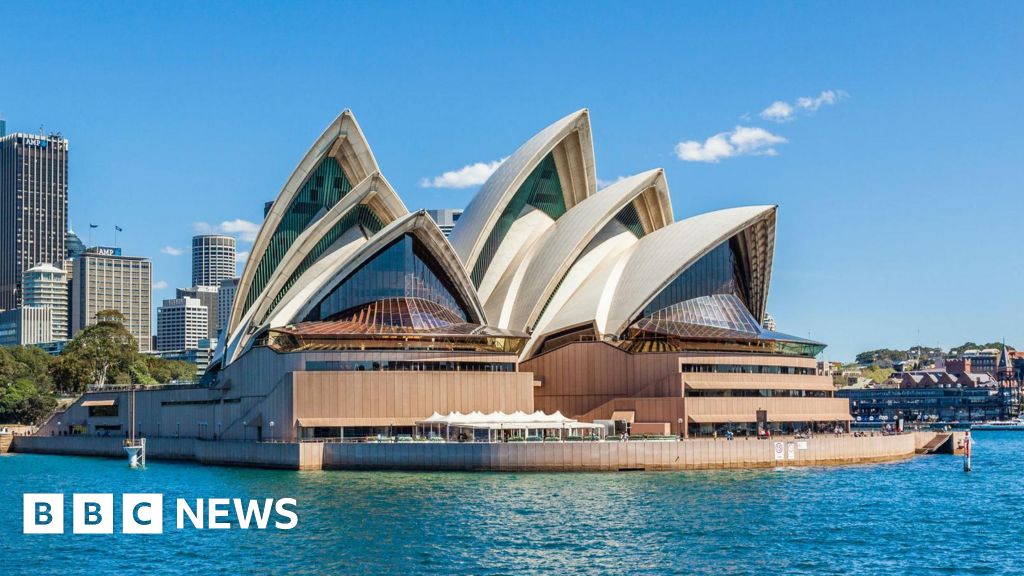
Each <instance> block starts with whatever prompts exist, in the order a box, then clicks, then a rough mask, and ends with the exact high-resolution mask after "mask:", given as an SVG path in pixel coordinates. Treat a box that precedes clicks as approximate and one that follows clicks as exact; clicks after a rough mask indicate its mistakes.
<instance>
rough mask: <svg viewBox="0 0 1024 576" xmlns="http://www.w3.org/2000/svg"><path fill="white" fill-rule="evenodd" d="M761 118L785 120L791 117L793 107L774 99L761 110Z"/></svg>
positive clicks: (775, 120)
mask: <svg viewBox="0 0 1024 576" xmlns="http://www.w3.org/2000/svg"><path fill="white" fill-rule="evenodd" d="M761 118H764V119H765V120H772V121H774V122H786V121H788V120H792V119H793V107H792V106H790V105H789V104H787V103H786V102H783V101H782V100H776V101H775V102H772V103H771V105H770V106H768V107H767V108H765V109H764V110H762V111H761Z"/></svg>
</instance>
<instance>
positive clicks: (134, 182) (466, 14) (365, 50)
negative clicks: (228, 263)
mask: <svg viewBox="0 0 1024 576" xmlns="http://www.w3.org/2000/svg"><path fill="white" fill-rule="evenodd" d="M335 9H337V10H338V11H339V12H342V11H343V12H344V13H345V17H346V19H347V20H349V21H350V22H352V23H353V24H354V26H353V30H352V31H350V32H347V33H346V35H345V37H344V38H340V37H335V36H334V35H332V34H329V33H328V30H327V27H326V26H324V25H321V24H319V23H317V22H309V21H307V20H303V19H301V18H300V17H299V16H298V15H297V14H294V13H292V14H290V13H289V11H287V10H286V9H284V8H283V7H273V6H270V7H263V8H262V9H260V10H254V11H240V10H236V9H234V8H232V7H231V6H203V7H199V6H191V7H187V6H186V7H183V8H182V9H178V10H176V11H174V12H173V13H166V14H160V13H159V12H157V11H152V10H150V11H147V13H145V14H144V13H143V12H142V11H136V10H134V9H127V10H125V11H124V13H123V14H118V16H117V18H115V19H113V20H111V21H109V22H108V21H105V20H104V19H103V18H101V17H100V16H98V15H95V14H88V13H84V12H82V13H80V12H79V10H78V9H77V8H76V7H75V6H73V5H69V6H68V9H67V10H65V11H64V12H65V13H63V14H47V22H48V26H50V27H52V29H53V30H55V31H56V32H57V35H58V36H61V38H62V41H63V42H75V43H80V45H81V49H80V50H77V51H76V53H75V54H73V55H72V56H71V58H72V59H73V60H74V62H75V63H77V64H78V66H75V67H61V68H62V69H61V70H60V72H61V75H62V76H67V78H66V79H65V80H64V81H65V82H66V84H67V85H68V86H69V87H73V88H74V89H73V90H64V91H59V92H53V93H46V94H41V93H38V92H36V91H33V90H26V91H24V93H23V94H19V93H15V92H11V93H9V94H6V95H5V99H4V100H2V101H0V113H2V114H3V115H4V117H5V118H6V120H7V131H8V133H11V132H19V131H20V132H34V131H36V130H37V127H38V126H39V125H40V124H44V125H45V126H46V131H50V130H54V131H56V130H59V131H61V132H63V134H64V136H65V137H66V138H68V139H69V141H70V146H71V147H72V148H73V150H74V151H73V152H72V153H71V160H70V163H71V165H70V168H69V181H70V185H69V220H70V222H71V223H72V224H73V227H74V228H75V230H76V232H78V234H79V236H81V237H82V238H83V240H85V239H86V237H87V236H88V232H89V231H88V230H87V229H86V228H87V226H88V225H89V224H90V223H98V224H100V226H101V228H100V229H99V230H96V231H94V234H93V241H92V244H94V245H98V244H108V243H110V241H112V240H113V238H112V233H113V226H114V225H115V223H116V224H117V225H120V226H121V227H122V228H123V229H124V232H122V233H120V237H119V244H120V245H121V246H122V248H123V249H124V251H125V254H130V255H134V256H145V257H149V258H152V260H153V281H154V293H153V298H152V300H153V303H154V306H155V305H158V304H159V303H160V302H161V301H162V300H164V299H169V298H173V297H174V289H175V288H179V287H187V286H188V285H189V284H190V281H189V279H190V274H191V262H190V259H189V258H188V253H189V251H188V246H189V241H190V239H191V237H192V236H193V235H194V234H199V233H227V234H230V235H233V236H235V237H236V238H238V241H239V244H238V250H239V253H240V254H241V253H245V252H247V251H248V249H249V247H250V246H251V240H252V238H253V237H254V236H255V234H256V230H257V228H258V226H259V223H260V222H261V220H262V208H263V203H264V202H265V201H267V200H270V199H273V198H274V197H276V196H277V194H278V192H279V191H280V189H281V187H282V186H283V185H284V181H285V179H286V178H287V176H288V174H290V173H291V171H292V170H293V169H294V167H295V164H296V163H297V162H298V161H299V157H300V153H297V152H296V150H304V149H305V148H304V147H305V146H306V145H307V143H308V142H309V141H311V140H312V139H313V138H314V137H315V135H316V134H317V133H318V132H319V130H320V129H321V124H322V118H323V117H329V116H334V115H336V114H337V113H338V112H340V111H341V110H342V109H344V108H351V109H353V110H354V111H355V112H356V113H357V114H359V117H360V120H361V123H362V126H363V129H364V130H365V131H366V133H367V135H368V137H369V139H370V140H371V141H372V142H373V146H374V152H375V153H376V154H377V155H378V156H379V157H381V158H384V159H385V160H384V162H385V163H384V165H382V169H383V171H384V172H385V174H386V175H387V177H388V179H389V180H390V181H391V182H392V184H393V185H394V186H395V188H396V189H397V190H398V191H399V192H400V193H401V195H402V197H403V198H404V199H405V200H406V202H408V204H409V208H410V209H418V208H435V209H440V208H464V207H465V205H466V203H467V202H468V200H469V198H471V197H472V195H473V194H474V193H475V192H476V190H477V189H478V185H479V182H480V181H481V178H483V177H485V176H486V174H488V173H489V172H490V171H493V170H494V169H495V168H496V167H497V165H498V164H497V163H499V162H500V161H501V160H502V157H501V155H502V154H504V153H507V152H506V151H507V150H509V149H511V148H513V147H514V145H515V144H516V143H517V142H520V141H522V140H523V139H525V138H526V137H528V136H529V135H530V133H531V128H530V127H532V126H537V125H545V124H547V123H549V122H551V121H553V120H555V119H557V118H559V117H561V116H563V115H565V114H567V113H569V112H571V111H572V110H576V109H578V108H580V107H583V106H586V107H588V108H589V109H590V112H591V114H592V115H593V117H594V119H595V132H596V133H597V136H598V137H599V138H600V139H601V141H602V142H603V143H604V144H603V148H602V150H599V151H598V158H597V165H598V177H599V178H601V179H603V180H605V181H606V182H614V181H615V180H616V179H618V178H620V177H623V176H628V175H631V174H636V173H639V172H642V171H644V170H646V169H648V168H651V167H655V166H664V167H665V169H666V171H667V173H668V176H669V180H670V181H671V182H672V184H673V186H674V188H673V189H672V200H673V205H674V207H675V209H676V211H677V213H679V214H680V216H681V217H685V216H690V215H693V214H696V213H699V212H702V211H705V210H708V209H710V208H711V207H722V206H738V205H744V204H760V203H766V202H776V201H777V202H778V203H779V205H780V208H779V219H780V222H782V223H783V225H782V226H781V228H780V234H779V237H778V242H777V247H776V253H775V278H774V279H775V286H774V287H773V290H772V292H771V294H770V296H769V299H768V307H767V309H768V311H769V312H771V313H772V315H773V316H774V318H775V319H776V320H777V322H778V325H779V329H780V330H783V331H786V332H789V333H793V334H797V335H800V336H810V337H811V338H813V339H815V340H820V341H823V342H825V343H827V344H829V348H828V349H826V351H825V353H824V355H825V357H827V358H841V359H852V357H853V355H855V354H856V353H857V352H859V351H862V350H866V349H872V348H879V347H909V346H912V345H915V344H922V345H928V346H935V345H940V346H942V347H944V348H949V347H950V346H955V345H958V344H960V343H962V342H963V341H965V340H974V341H977V342H987V341H994V340H1002V339H1005V340H1006V341H1007V342H1009V343H1011V344H1014V343H1018V342H1020V341H1021V340H1022V338H1021V336H1022V334H1021V330H1020V328H1019V326H1020V319H1021V318H1020V313H1019V312H1016V311H1015V310H1014V307H1012V306H1007V305H1006V304H1005V303H1004V301H1006V300H1011V299H1012V297H1013V296H1014V295H1015V293H1016V292H1015V291H1014V290H1013V287H1014V285H1015V284H1016V283H1017V282H1018V281H1019V280H1020V272H1018V271H1017V270H1016V269H1015V268H1014V267H1012V266H1000V264H1002V262H1003V260H1004V259H1006V258H1007V257H1006V256H1005V255H1004V252H1005V251H1008V250H1012V248H1013V244H1012V242H1013V241H1014V240H1015V239H1016V235H1015V234H1014V230H1015V228H1014V224H1015V222H1014V214H1015V213H1016V212H1018V211H1019V210H1020V209H1021V208H1022V207H1024V200H1022V199H1020V198H1019V197H1018V196H1017V195H1015V194H1014V192H1015V191H1017V190H1018V189H1019V183H1020V181H1021V176H1022V173H1021V171H1022V168H1021V166H1020V165H1019V164H1020V163H1019V158H1020V156H1021V152H1022V148H1021V146H1022V145H1021V144H1020V143H1018V142H1016V141H1015V139H1014V138H1013V136H1014V134H1016V132H1017V130H1015V128H1018V127H1020V124H1021V120H1020V118H1019V115H1017V114H1015V113H1014V111H1015V106H1016V102H1017V101H1019V97H1020V95H1021V92H1022V80H1021V75H1020V74H1019V73H1014V70H1016V71H1018V72H1019V70H1020V66H1021V65H1020V63H1019V60H1018V59H1017V57H1016V54H1017V53H1018V52H1019V48H1020V46H1021V41H1020V40H1021V37H1020V32H1019V31H1017V30H1014V29H1013V27H1012V23H1013V22H1018V21H1020V16H1021V14H1020V12H1021V10H1020V8H1019V7H1013V6H1010V7H1003V8H1000V9H999V11H1000V12H1001V13H996V9H995V8H989V11H984V10H981V9H975V10H970V9H967V8H964V7H958V6H956V5H952V4H939V5H934V6H932V7H930V8H929V10H922V9H920V7H919V6H917V7H915V6H914V5H904V6H898V7H893V9H892V10H888V11H887V13H886V15H885V18H884V19H883V18H881V17H872V16H865V15H863V14H861V13H855V12H853V8H850V9H849V10H851V12H850V13H847V12H846V9H845V8H844V7H822V6H816V5H783V6H774V7H748V9H749V11H750V12H755V13H757V14H756V16H757V21H758V22H759V28H758V29H756V30H755V29H752V28H750V27H743V26H740V27H738V28H735V27H734V26H733V24H734V23H732V22H730V19H729V18H728V17H726V16H725V15H723V14H716V13H707V11H706V10H705V9H701V10H685V9H681V8H679V7H675V6H663V7H661V8H659V9H658V11H659V12H660V14H659V17H656V18H655V17H652V16H651V15H650V14H647V15H643V16H642V17H643V18H644V20H645V21H646V22H647V23H648V25H649V26H650V29H651V33H650V34H649V37H631V38H629V39H618V38H615V39H612V40H609V38H613V33H614V29H615V27H616V26H617V25H618V24H619V22H618V20H622V19H625V20H633V19H637V18H640V17H641V16H639V15H635V14H625V13H623V14H618V13H616V14H613V13H611V11H610V10H603V9H595V10H593V11H592V13H587V14H580V11H579V10H578V9H576V8H574V7H572V6H555V7H546V8H545V13H546V14H547V15H548V16H550V18H548V19H547V20H549V21H548V22H541V23H538V22H536V19H531V18H529V15H527V14H525V13H523V12H520V13H509V12H506V8H504V7H502V6H500V5H493V4H491V5H484V6H470V7H464V9H461V10H460V14H453V13H452V12H449V11H445V10H440V11H437V10H429V11H428V12H424V13H423V14H419V15H418V16H417V17H415V18H410V17H409V16H408V13H409V12H414V11H419V10H426V7H416V6H407V7H403V8H401V9H399V8H397V7H378V8H377V9H375V11H376V12H381V11H383V12H385V13H387V12H389V11H393V12H396V13H397V12H401V13H402V14H405V16H404V17H403V18H399V17H398V16H397V14H396V15H392V16H394V18H389V16H388V15H387V14H376V15H374V14H371V11H370V10H369V9H368V8H366V7H361V6H359V5H355V6H349V5H344V6H341V5H338V6H336V8H335ZM37 10H41V8H38V7H32V6H14V7H4V8H0V15H2V16H3V17H4V20H5V21H7V22H10V27H11V32H10V33H9V35H10V37H11V38H12V41H14V42H15V43H16V44H22V45H24V43H25V41H26V39H27V38H28V35H29V34H31V33H32V31H33V30H34V27H33V26H31V25H28V24H27V23H28V22H31V21H33V19H36V20H38V19H39V18H40V16H39V15H38V14H34V13H35V12H36V11H37ZM588 12H589V11H588ZM484 14H488V17H487V18H486V19H487V20H488V21H494V22H501V24H492V25H489V26H481V27H475V28H473V29H469V28H468V27H460V23H462V24H465V22H466V21H469V20H480V19H481V18H483V15H484ZM371 18H377V19H385V20H397V24H396V28H394V29H391V30H388V31H386V32H384V34H385V37H384V38H383V41H377V42H359V38H360V35H362V34H366V33H367V32H363V31H361V29H362V30H371V29H375V28H374V27H373V26H370V22H372V21H373V20H371ZM223 19H226V20H228V21H231V22H232V23H234V24H237V25H234V26H231V27H230V28H231V30H228V31H225V32H224V33H223V34H213V33H211V31H212V30H213V29H215V28H216V29H219V22H220V20H223ZM574 20H575V21H578V22H579V26H578V27H576V28H572V29H569V30H564V31H562V32H560V34H561V35H560V36H559V37H558V38H553V37H552V31H553V30H555V22H567V21H574ZM813 21H818V22H820V23H821V25H819V26H809V25H807V24H808V23H809V22H813ZM413 22H415V24H412V23H413ZM526 22H530V24H531V26H532V28H531V29H530V31H529V32H528V33H527V37H528V38H525V39H519V40H514V41H509V42H504V43H503V42H493V43H491V44H487V43H483V45H484V46H485V47H484V48H483V49H481V50H479V51H478V52H477V53H475V54H471V55H468V54H463V53H461V51H460V49H459V46H460V44H459V43H458V42H457V34H455V32H456V31H458V34H464V35H467V36H469V37H471V38H469V39H471V40H475V39H477V38H478V37H483V36H488V35H491V34H494V33H495V31H496V30H497V31H499V32H500V31H504V30H515V29H519V30H523V29H526V28H527V26H526ZM158 23H159V24H160V26H161V28H160V29H159V30H157V29H155V28H154V27H155V26H156V25H157V24H158ZM632 23H633V22H627V24H632ZM840 23H841V25H840ZM364 24H365V25H364ZM797 24H800V25H797ZM791 25H792V29H790V26H791ZM264 26H265V27H269V28H270V29H271V32H272V33H273V34H272V35H273V36H274V37H275V38H280V40H278V41H276V42H275V44H274V45H273V46H272V47H269V46H266V45H264V44H263V43H262V42H261V41H260V39H258V38H255V37H251V36H249V35H246V34H242V33H239V32H238V30H247V29H256V28H257V27H264ZM412 26H415V27H416V29H417V30H420V31H421V32H422V31H423V30H426V32H425V33H427V34H429V35H431V40H430V42H429V43H428V44H429V46H425V47H422V46H419V45H418V44H416V43H415V42H414V41H412V40H409V37H410V36H411V35H410V34H409V32H410V31H411V30H412V28H411V27H412ZM111 27H115V28H116V29H117V30H118V31H119V33H118V34H114V33H113V32H111V33H110V34H105V33H104V32H103V31H104V30H107V29H108V28H111ZM307 27H308V28H310V29H309V30H308V32H304V33H303V34H299V31H300V30H305V29H306V28H307ZM499 27H500V29H499ZM83 30H89V33H88V35H87V36H84V35H83V34H84V32H83ZM122 31H123V33H122ZM670 32H671V35H670ZM377 33H380V31H379V30H378V31H377ZM783 33H784V34H783ZM449 36H451V38H449ZM300 37H301V38H312V44H310V43H307V42H306V41H305V40H304V39H303V40H302V41H300ZM598 39H601V40H600V41H598ZM526 40H529V42H527V41H526ZM624 43H628V44H629V45H630V51H629V52H628V53H630V54H637V53H643V52H644V51H647V53H649V54H652V57H651V58H650V59H649V61H648V60H642V61H640V60H636V59H632V58H631V59H623V58H621V57H618V56H616V50H617V49H620V48H623V47H624V46H625V44H624ZM314 45H315V46H314ZM128 46H133V48H134V47H138V49H137V50H136V49H132V50H127V47H128ZM414 48H423V49H422V50H421V51H420V52H418V53H416V54H415V55H412V56H409V54H408V52H409V51H410V50H413V49H414ZM564 50H569V51H570V52H571V53H573V54H576V55H577V56H578V59H579V62H577V66H576V67H575V68H573V67H571V66H570V67H569V68H570V69H569V70H566V69H565V66H564V65H563V64H560V63H558V62H557V61H558V59H557V58H551V57H550V56H551V55H553V54H557V53H559V51H564ZM513 51H516V52H518V53H519V57H517V58H515V59H514V60H515V61H514V62H512V63H510V64H509V65H508V66H504V65H502V66H495V64H494V63H495V62H503V61H505V60H506V58H507V57H508V55H509V54H510V53H512V52H513ZM211 55H212V56H211ZM654 55H660V56H658V57H654ZM584 56H586V57H584ZM46 59H47V57H46V56H43V55H25V54H18V55H13V54H4V55H0V64H2V65H3V68H4V69H6V70H10V71H11V72H10V73H11V74H17V75H18V76H20V77H28V78H33V79H35V80H36V81H34V82H33V84H39V85H42V84H54V83H58V82H56V80H54V79H55V78H56V76H53V75H54V74H56V72H57V71H54V70H47V69H46V66H44V64H45V62H46ZM981 59H984V61H985V62H986V63H987V65H986V66H985V67H974V66H970V65H969V62H971V61H976V60H981ZM442 61H443V62H445V69H444V70H441V69H439V68H437V67H436V66H434V65H433V64H434V63H436V62H442ZM167 66H170V67H171V70H169V71H165V70H162V69H161V68H162V67H167ZM72 68H75V69H72ZM108 68H109V70H108ZM324 70H326V71H332V70H333V71H336V74H334V75H331V74H327V75H324V74H323V71H324ZM627 71H628V74H627ZM165 74H166V77H165V76H164V75H165ZM324 76H334V77H329V78H324ZM611 77H615V78H635V79H636V81H637V82H638V83H640V84H644V83H645V81H648V82H651V83H652V85H653V88H647V89H637V88H636V86H632V87H628V88H627V87H625V86H621V85H605V84H604V83H603V80H604V79H606V78H611ZM313 78H317V82H316V85H317V86H318V89H317V90H313V91H310V90H295V89H294V86H296V85H301V83H302V82H305V81H308V80H310V79H313ZM528 78H534V79H536V78H542V79H543V82H542V83H544V84H545V85H546V86H548V87H549V88H550V89H548V90H541V91H538V90H536V88H535V82H532V81H531V82H526V81H525V80H526V79H528ZM450 82H454V84H452V85H449V83H450ZM414 87H419V88H420V90H419V91H417V93H416V97H415V98H409V97H408V90H409V89H410V88H414ZM110 92H115V93H117V94H118V97H117V98H113V99H110V98H109V97H108V96H109V93H110ZM470 93H472V97H470ZM481 94H483V95H485V96H486V97H485V98H480V95H481ZM243 95H244V96H243ZM470 100H472V101H474V102H470ZM476 102H485V104H477V103H476ZM254 119H255V120H254ZM910 135H913V136H910ZM436 142H441V143H443V146H435V145H432V143H436ZM140 183H141V186H140ZM175 252H180V254H179V255H175ZM981 270H988V271H993V272H994V271H998V272H999V274H998V275H994V274H993V275H992V276H990V277H982V280H981V281H979V279H978V278H979V277H978V276H977V273H978V272H979V271H981ZM960 271H966V272H968V273H967V274H963V273H962V272H960ZM958 272H960V273H958ZM154 317H155V315H154Z"/></svg>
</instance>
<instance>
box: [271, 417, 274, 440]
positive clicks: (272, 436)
mask: <svg viewBox="0 0 1024 576" xmlns="http://www.w3.org/2000/svg"><path fill="white" fill-rule="evenodd" d="M270 441H271V442H273V441H274V421H273V420H271V421H270Z"/></svg>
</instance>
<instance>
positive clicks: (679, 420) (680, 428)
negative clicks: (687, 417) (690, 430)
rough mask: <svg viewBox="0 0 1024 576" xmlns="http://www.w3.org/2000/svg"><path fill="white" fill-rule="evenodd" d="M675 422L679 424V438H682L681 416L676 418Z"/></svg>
mask: <svg viewBox="0 0 1024 576" xmlns="http://www.w3.org/2000/svg"><path fill="white" fill-rule="evenodd" d="M676 424H678V425H679V439H680V440H682V439H683V419H682V418H677V419H676Z"/></svg>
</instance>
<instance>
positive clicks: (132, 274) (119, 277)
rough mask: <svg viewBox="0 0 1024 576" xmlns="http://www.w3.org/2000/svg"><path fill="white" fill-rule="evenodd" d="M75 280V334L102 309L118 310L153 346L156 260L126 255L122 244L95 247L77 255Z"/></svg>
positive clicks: (143, 343) (144, 345) (142, 341)
mask: <svg viewBox="0 0 1024 576" xmlns="http://www.w3.org/2000/svg"><path fill="white" fill-rule="evenodd" d="M74 270H75V271H74V274H73V277H72V280H71V300H72V312H73V313H72V315H71V336H72V337H74V335H75V334H77V333H78V332H79V331H81V330H82V329H84V328H85V327H86V326H91V325H93V324H95V323H96V314H97V313H98V312H100V311H102V310H117V311H118V312H120V313H121V314H122V315H123V316H124V325H125V328H127V329H128V331H129V332H131V333H132V335H133V336H135V338H136V339H137V340H138V342H139V350H140V351H142V352H146V351H148V350H150V344H151V342H152V334H153V322H152V316H153V312H152V308H151V302H152V295H151V292H152V288H153V276H152V264H151V262H150V261H149V259H148V258H141V257H137V256H122V255H121V249H120V248H106V247H99V246H98V247H93V248H88V249H87V250H86V251H85V253H84V254H82V255H81V256H79V257H78V258H76V259H75V267H74Z"/></svg>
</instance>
